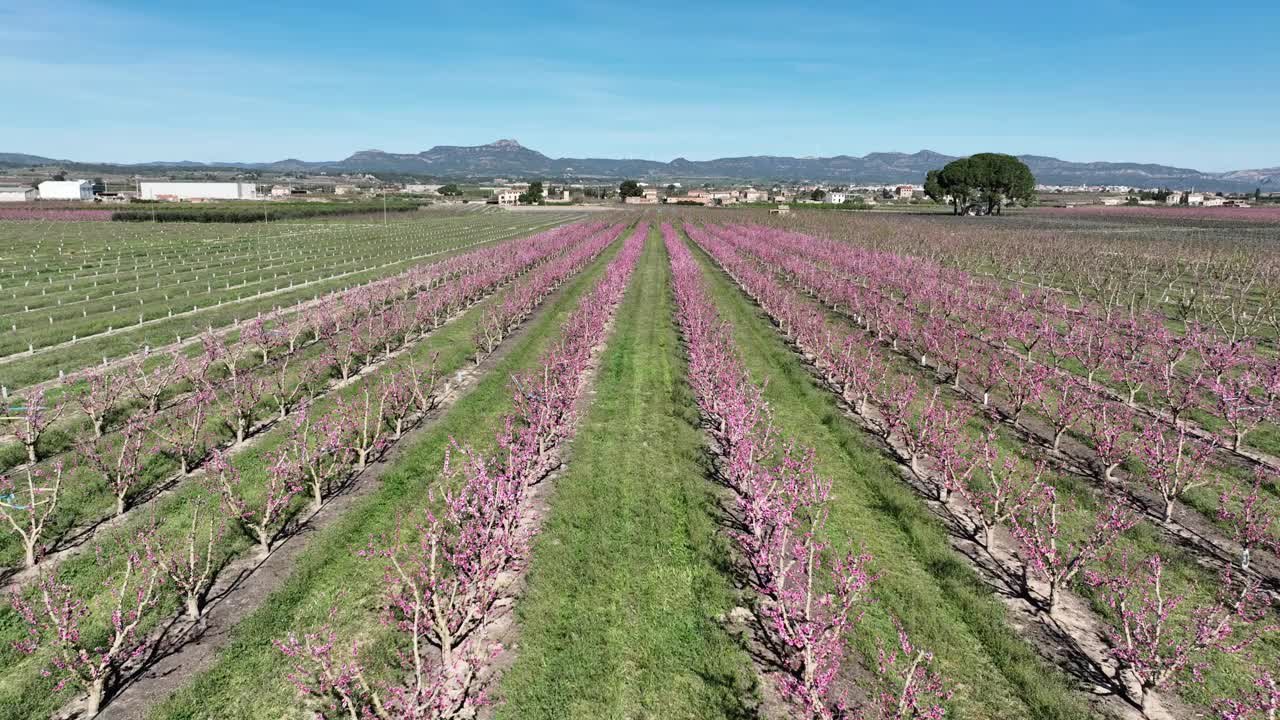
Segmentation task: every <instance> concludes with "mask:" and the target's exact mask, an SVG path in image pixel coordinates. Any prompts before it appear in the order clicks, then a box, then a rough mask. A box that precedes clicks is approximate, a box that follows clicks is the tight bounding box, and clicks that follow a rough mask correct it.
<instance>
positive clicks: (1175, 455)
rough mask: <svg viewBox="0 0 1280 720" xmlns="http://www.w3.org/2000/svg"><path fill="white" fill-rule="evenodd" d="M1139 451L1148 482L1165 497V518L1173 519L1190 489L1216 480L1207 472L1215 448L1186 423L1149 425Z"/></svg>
mask: <svg viewBox="0 0 1280 720" xmlns="http://www.w3.org/2000/svg"><path fill="white" fill-rule="evenodd" d="M1137 455H1138V457H1139V458H1140V459H1141V460H1142V462H1143V465H1145V466H1146V474H1145V475H1144V476H1143V480H1144V482H1146V483H1147V485H1149V486H1150V487H1151V489H1152V490H1155V491H1156V492H1158V493H1160V497H1161V498H1162V499H1163V500H1164V521H1165V522H1166V523H1167V522H1170V521H1171V520H1173V504H1174V503H1175V502H1176V501H1177V500H1178V498H1180V497H1182V495H1183V494H1185V493H1186V492H1187V491H1189V490H1193V489H1195V488H1198V487H1204V486H1206V485H1208V484H1210V483H1211V482H1212V478H1211V477H1208V476H1207V475H1206V470H1207V469H1208V464H1209V459H1210V455H1211V448H1209V447H1208V446H1207V445H1204V444H1203V443H1199V442H1196V441H1195V440H1193V439H1192V438H1191V437H1190V435H1189V434H1188V432H1187V429H1186V428H1185V427H1183V426H1178V427H1177V428H1176V429H1174V430H1172V431H1164V430H1162V429H1161V428H1160V427H1158V426H1157V425H1156V424H1154V423H1153V424H1151V425H1148V426H1147V428H1146V429H1145V430H1144V431H1143V433H1142V436H1141V438H1140V440H1139V442H1138V446H1137Z"/></svg>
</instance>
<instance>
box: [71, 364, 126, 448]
mask: <svg viewBox="0 0 1280 720" xmlns="http://www.w3.org/2000/svg"><path fill="white" fill-rule="evenodd" d="M79 382H83V385H82V386H80V387H75V386H76V385H77V384H78V383H79ZM66 385H67V386H68V387H69V388H70V392H71V393H72V397H73V398H74V399H75V402H76V405H77V406H79V408H80V409H81V410H82V411H84V414H85V415H86V416H87V417H88V418H89V422H90V424H91V425H92V426H93V436H94V437H98V438H100V437H102V431H103V428H104V427H105V426H106V423H107V418H108V417H109V416H110V415H111V413H112V412H113V411H115V409H116V407H117V405H118V404H119V402H120V398H121V397H122V396H123V395H124V391H125V389H126V388H127V387H128V385H126V384H125V383H124V382H122V378H121V377H119V376H118V375H117V374H116V373H113V372H109V371H106V370H102V371H92V370H91V371H89V372H86V373H84V374H83V375H82V376H80V377H76V376H72V377H71V378H68V380H67V383H66Z"/></svg>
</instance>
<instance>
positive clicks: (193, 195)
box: [138, 182, 258, 200]
mask: <svg viewBox="0 0 1280 720" xmlns="http://www.w3.org/2000/svg"><path fill="white" fill-rule="evenodd" d="M138 191H139V197H140V198H141V199H143V200H256V199H257V198H258V187H257V186H256V185H254V184H253V183H234V182H140V183H138Z"/></svg>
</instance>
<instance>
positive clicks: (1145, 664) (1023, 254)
mask: <svg viewBox="0 0 1280 720" xmlns="http://www.w3.org/2000/svg"><path fill="white" fill-rule="evenodd" d="M400 215H401V216H392V217H390V218H389V219H388V221H387V222H386V223H385V224H384V223H383V222H381V221H380V220H381V219H380V218H379V221H371V220H370V219H368V218H359V219H348V220H324V221H321V220H311V221H300V222H270V223H257V224H248V225H246V224H230V223H228V224H222V223H207V224H198V225H185V224H178V223H172V224H170V223H156V224H148V223H94V222H61V221H56V220H43V221H35V220H32V221H25V220H24V221H8V222H4V221H0V320H2V326H3V330H4V332H3V333H2V334H0V385H3V405H4V408H5V413H4V418H5V419H4V421H3V427H2V428H0V515H2V516H3V517H2V518H0V520H2V522H0V530H3V534H0V584H3V585H4V594H5V596H6V599H5V602H4V604H3V606H0V719H2V720H20V719H21V720H27V719H33V718H47V717H58V718H68V717H95V716H96V717H102V718H107V719H111V718H119V719H124V718H139V719H142V718H147V719H151V720H160V719H166V720H197V719H201V720H204V719H215V718H216V719H219V720H220V719H222V718H228V719H236V720H277V719H279V718H299V719H301V718H314V717H324V718H334V719H337V718H350V719H352V720H357V719H361V720H362V719H367V718H382V719H386V720H391V719H397V720H398V719H401V718H453V717H463V718H466V717H480V718H513V719H514V718H564V717H570V718H584V719H585V718H615V717H616V718H622V717H627V718H631V717H644V718H649V717H653V718H806V719H810V718H812V719H819V718H820V719H828V718H882V719H885V720H888V719H895V720H907V719H909V718H931V719H937V718H943V717H946V718H982V719H985V718H991V719H997V718H999V719H1003V718H1092V717H1104V718H1153V719H1154V718H1199V717H1203V718H1223V719H1225V720H1246V719H1250V718H1260V719H1266V720H1274V718H1275V717H1276V714H1277V711H1278V710H1280V688H1278V687H1277V680H1278V679H1280V631H1278V630H1280V605H1277V601H1280V521H1277V519H1276V517H1277V514H1278V513H1280V225H1276V224H1273V223H1270V222H1264V221H1251V222H1247V223H1239V222H1232V221H1230V220H1223V219H1221V218H1218V217H1214V216H1210V215H1205V216H1194V217H1193V216H1190V215H1188V214H1186V213H1182V214H1172V213H1171V214H1163V215H1160V214H1153V213H1144V214H1127V215H1123V214H1107V213H1088V214H1070V213H1061V212H1036V211H1028V212H1023V213H1020V214H1010V215H1008V216H1006V217H1000V218H956V217H950V216H944V215H918V216H917V215H912V214H910V213H894V214H878V213H870V212H835V211H825V212H824V211H813V212H805V211H797V212H796V213H794V214H792V215H790V216H781V217H780V216H771V215H769V214H768V213H767V212H765V211H763V210H729V209H715V210H710V209H706V210H704V209H695V208H678V209H669V208H662V209H659V210H650V211H646V212H614V213H591V214H584V213H574V212H572V211H571V210H565V211H564V212H545V213H506V212H468V213H462V214H450V213H447V212H441V211H419V212H406V213H402V214H400Z"/></svg>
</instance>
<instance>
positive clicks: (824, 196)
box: [0, 175, 1280, 212]
mask: <svg viewBox="0 0 1280 720" xmlns="http://www.w3.org/2000/svg"><path fill="white" fill-rule="evenodd" d="M0 182H3V180H0ZM11 182H12V181H11ZM628 185H629V186H630V187H629V188H628ZM531 191H532V192H531ZM1036 193H1037V196H1038V202H1039V204H1041V205H1055V206H1058V207H1078V206H1084V205H1103V206H1120V205H1139V206H1163V205H1182V206H1190V207H1249V206H1250V204H1251V203H1258V202H1275V201H1277V200H1280V193H1276V192H1268V193H1262V192H1261V191H1255V192H1253V193H1222V192H1218V193H1210V192H1202V191H1197V190H1195V189H1194V188H1139V187H1130V186H1120V185H1037V186H1036ZM389 196H390V197H404V198H419V199H421V200H422V201H424V202H431V203H442V204H454V203H457V204H466V203H481V204H492V205H497V206H500V207H516V206H521V205H582V204H607V203H619V202H621V203H623V204H627V205H660V204H675V205H701V206H712V207H714V206H728V205H759V206H765V205H768V206H774V207H775V209H780V210H781V211H783V212H785V211H786V210H787V209H788V208H789V206H790V205H792V204H796V205H811V206H821V207H840V208H853V209H858V208H873V207H876V206H882V205H883V206H893V205H901V204H912V203H914V204H921V203H932V202H933V201H932V200H930V199H929V198H928V197H927V196H926V194H925V188H924V186H923V185H916V184H874V183H873V184H862V185H840V184H826V183H787V184H773V185H770V186H769V187H767V188H762V187H756V186H754V185H743V184H722V185H717V184H715V183H710V182H707V183H702V184H698V185H696V186H693V185H686V184H685V183H683V182H667V183H661V182H652V183H651V182H644V181H625V182H623V183H622V185H621V186H619V185H614V184H597V183H563V182H560V183H557V182H548V183H546V185H545V186H544V184H543V183H542V182H541V181H517V180H509V179H507V178H494V179H493V180H492V181H491V182H488V183H482V184H477V183H474V182H472V183H468V184H462V183H422V182H389V181H385V180H381V179H379V178H377V177H376V176H373V175H353V176H345V177H341V178H333V177H328V176H320V177H305V178H295V179H291V180H281V181H279V182H274V183H262V182H252V181H246V180H241V179H237V180H234V181H225V182H223V181H176V180H142V179H136V178H135V179H130V178H118V179H112V180H103V179H102V178H95V179H87V178H77V179H67V178H65V177H57V178H53V179H49V180H43V181H40V182H29V183H21V182H15V183H13V184H0V203H37V202H45V201H57V202H64V203H65V202H73V203H109V204H127V203H148V202H187V203H207V202H227V201H240V200H260V201H261V200H265V201H285V200H287V201H302V202H327V201H336V200H344V199H348V200H354V199H370V198H378V197H384V198H385V197H389ZM779 206H781V207H779Z"/></svg>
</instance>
